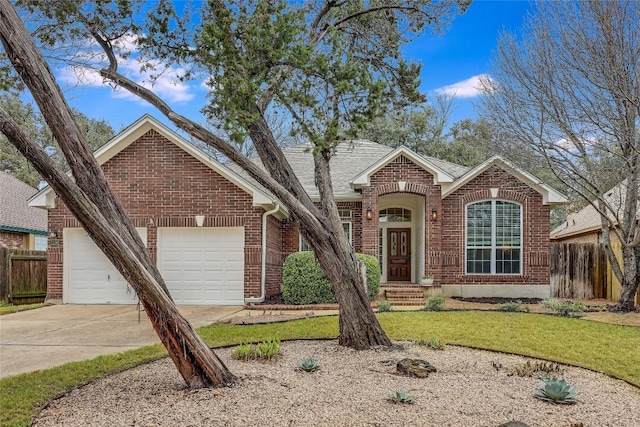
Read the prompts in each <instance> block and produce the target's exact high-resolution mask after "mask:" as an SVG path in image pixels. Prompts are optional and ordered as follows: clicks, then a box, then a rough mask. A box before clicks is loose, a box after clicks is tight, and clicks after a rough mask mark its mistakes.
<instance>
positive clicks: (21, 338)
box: [0, 305, 242, 378]
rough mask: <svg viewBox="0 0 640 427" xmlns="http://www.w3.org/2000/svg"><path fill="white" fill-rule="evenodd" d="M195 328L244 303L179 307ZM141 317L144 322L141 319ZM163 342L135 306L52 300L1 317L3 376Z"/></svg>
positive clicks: (0, 368)
mask: <svg viewBox="0 0 640 427" xmlns="http://www.w3.org/2000/svg"><path fill="white" fill-rule="evenodd" d="M178 308H179V310H180V312H181V313H182V314H183V315H184V316H185V317H186V318H187V319H188V320H189V322H191V325H193V326H194V327H196V328H197V327H200V326H204V325H208V324H211V323H213V322H216V321H218V320H221V319H224V318H226V317H230V316H233V315H234V314H236V313H238V312H240V311H242V307H222V306H221V307H199V306H180V307H178ZM138 318H139V319H140V321H138ZM157 342H160V340H159V339H158V336H157V335H156V334H155V332H154V331H153V327H152V326H151V322H149V319H148V318H147V316H146V314H145V313H144V311H142V312H141V313H139V316H138V310H137V307H136V306H135V305H52V306H48V307H43V308H39V309H36V310H28V311H22V312H19V313H14V314H7V315H4V316H0V378H3V377H8V376H11V375H17V374H21V373H24V372H31V371H36V370H40V369H47V368H52V367H54V366H59V365H62V364H64V363H67V362H73V361H79V360H86V359H92V358H94V357H96V356H100V355H103V354H110V353H117V352H121V351H124V350H129V349H133V348H138V347H143V346H146V345H149V344H154V343H157Z"/></svg>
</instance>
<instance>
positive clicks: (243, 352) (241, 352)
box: [231, 343, 253, 361]
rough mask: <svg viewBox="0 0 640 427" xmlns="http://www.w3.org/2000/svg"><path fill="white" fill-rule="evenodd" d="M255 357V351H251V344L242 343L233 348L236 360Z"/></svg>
mask: <svg viewBox="0 0 640 427" xmlns="http://www.w3.org/2000/svg"><path fill="white" fill-rule="evenodd" d="M252 357H253V352H252V351H251V345H250V344H245V343H242V344H240V345H238V346H237V347H236V348H234V349H233V351H232V352H231V358H232V359H235V360H245V361H246V360H249V359H251V358H252Z"/></svg>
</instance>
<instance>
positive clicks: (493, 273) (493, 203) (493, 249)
mask: <svg viewBox="0 0 640 427" xmlns="http://www.w3.org/2000/svg"><path fill="white" fill-rule="evenodd" d="M482 202H491V247H490V248H491V262H490V267H491V273H469V271H468V265H467V253H468V250H469V249H480V247H471V248H470V247H469V245H468V244H467V242H468V240H467V231H468V229H467V215H468V212H469V210H468V208H469V206H471V205H475V204H476V203H482ZM496 202H505V203H511V204H513V205H518V206H519V207H520V246H518V247H515V246H514V248H516V249H520V259H519V262H520V272H519V273H496ZM523 211H524V209H523V205H522V203H518V202H514V201H512V200H503V199H488V200H475V201H473V202H471V203H467V204H466V205H465V207H464V274H466V275H469V276H522V275H523V274H524V264H523V261H522V260H523V257H524V240H523V239H524V235H523V234H524V230H523V229H524V222H523ZM484 248H485V249H486V248H487V247H484Z"/></svg>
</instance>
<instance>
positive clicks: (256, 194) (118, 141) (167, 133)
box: [29, 114, 274, 208]
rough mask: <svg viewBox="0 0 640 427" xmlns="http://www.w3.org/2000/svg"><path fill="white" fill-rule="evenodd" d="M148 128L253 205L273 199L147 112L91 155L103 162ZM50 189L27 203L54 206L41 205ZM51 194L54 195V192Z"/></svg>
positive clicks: (43, 190) (39, 193)
mask: <svg viewBox="0 0 640 427" xmlns="http://www.w3.org/2000/svg"><path fill="white" fill-rule="evenodd" d="M151 129H153V130H156V131H157V132H158V133H160V134H161V135H162V136H164V137H165V138H166V139H167V140H169V141H171V142H172V143H174V144H175V145H177V146H178V147H180V148H181V149H183V150H184V151H186V152H187V153H189V154H190V155H191V156H192V157H194V158H196V159H197V160H199V161H201V162H202V163H204V164H205V165H207V166H208V167H209V168H211V169H212V170H214V171H215V172H217V173H219V174H220V175H222V176H223V177H224V178H226V179H227V180H229V181H230V182H232V183H233V184H235V185H236V186H238V187H240V188H241V189H242V190H244V191H246V192H247V193H248V194H251V195H252V196H253V204H254V205H255V206H257V205H265V204H273V203H274V198H273V197H272V196H270V195H268V194H266V193H265V192H263V191H261V190H260V189H258V188H256V187H255V186H253V185H251V184H250V183H248V182H247V181H246V180H244V179H243V178H242V177H240V176H239V175H238V174H236V173H235V172H233V171H231V170H230V169H228V168H227V167H225V166H224V165H222V164H220V163H219V162H218V161H217V160H215V159H213V158H211V157H210V156H208V155H207V154H205V153H204V152H202V151H201V150H199V149H198V148H196V147H194V146H193V145H192V144H191V143H190V142H188V141H187V140H186V139H184V138H182V137H181V136H180V135H178V134H177V133H175V132H174V131H172V130H171V129H169V128H168V127H167V126H165V125H164V124H163V123H161V122H159V121H158V120H156V119H155V118H154V117H152V116H151V115H149V114H145V115H143V116H142V117H140V118H139V119H138V120H136V121H135V122H134V123H132V124H131V125H130V126H128V127H127V128H126V129H125V130H123V131H122V132H120V133H119V134H118V135H116V136H115V137H114V138H113V139H112V140H111V141H110V142H108V143H107V144H105V145H104V146H102V147H101V148H100V149H99V150H97V151H96V152H95V153H94V156H95V158H96V160H97V161H98V164H99V165H101V166H102V165H103V164H105V163H106V162H107V161H109V160H110V159H112V158H113V157H115V156H116V155H117V154H118V153H120V152H121V151H122V150H124V149H125V148H127V147H128V146H129V145H131V144H132V143H133V142H134V141H136V140H137V139H138V138H140V137H141V136H142V135H144V134H145V133H147V132H148V131H149V130H151ZM69 174H70V173H69ZM49 193H53V189H52V188H51V187H48V186H47V187H45V188H44V189H42V190H41V191H40V192H38V193H37V194H36V195H35V196H33V197H32V198H31V199H30V200H29V203H30V206H36V207H48V208H51V207H53V206H52V205H51V206H49V205H43V203H44V200H43V199H42V197H41V195H47V197H49V196H48V194H49ZM51 197H52V198H53V196H51ZM32 201H33V203H34V204H33V205H32V204H31V203H32ZM36 203H38V204H36Z"/></svg>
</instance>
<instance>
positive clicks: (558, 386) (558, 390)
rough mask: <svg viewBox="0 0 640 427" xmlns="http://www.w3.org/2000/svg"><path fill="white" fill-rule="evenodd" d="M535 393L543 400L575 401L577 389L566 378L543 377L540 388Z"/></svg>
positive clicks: (557, 401) (568, 402)
mask: <svg viewBox="0 0 640 427" xmlns="http://www.w3.org/2000/svg"><path fill="white" fill-rule="evenodd" d="M533 395H534V396H535V397H537V398H538V399H541V400H546V401H547V402H552V403H563V404H570V403H575V402H576V400H575V398H576V389H575V387H574V386H572V385H570V384H569V383H567V382H566V381H565V380H564V379H560V380H559V379H557V378H555V377H552V378H543V379H542V380H540V388H538V389H536V390H534V392H533Z"/></svg>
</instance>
